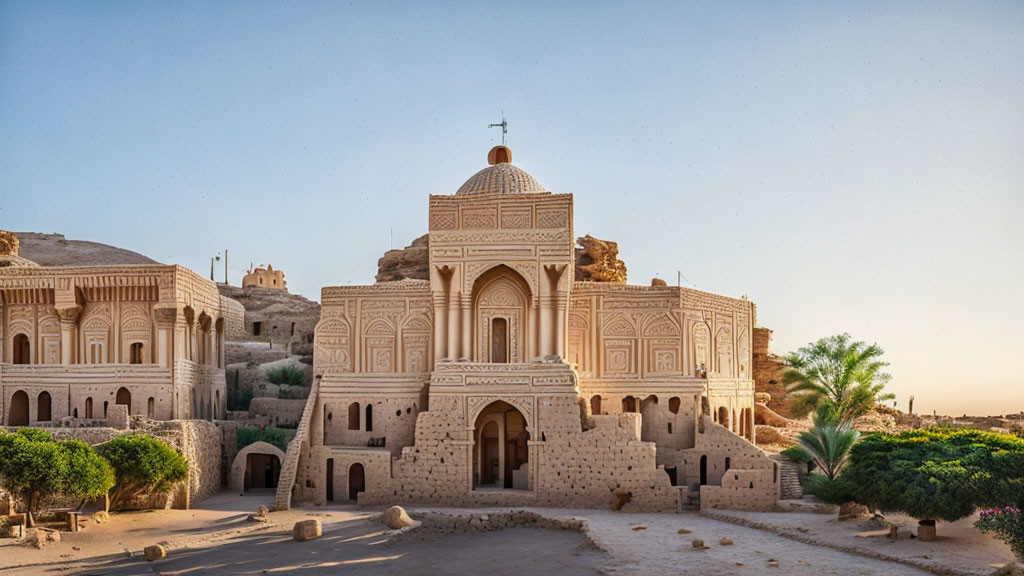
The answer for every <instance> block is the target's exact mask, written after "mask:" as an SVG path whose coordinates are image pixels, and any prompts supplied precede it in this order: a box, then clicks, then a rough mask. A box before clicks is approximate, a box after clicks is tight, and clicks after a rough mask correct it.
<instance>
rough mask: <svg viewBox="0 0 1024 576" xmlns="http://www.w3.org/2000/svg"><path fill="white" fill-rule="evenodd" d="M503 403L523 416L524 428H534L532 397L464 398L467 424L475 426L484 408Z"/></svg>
mask: <svg viewBox="0 0 1024 576" xmlns="http://www.w3.org/2000/svg"><path fill="white" fill-rule="evenodd" d="M498 401H501V402H505V403H506V404H510V405H511V406H512V407H513V408H515V409H516V410H519V412H521V413H522V414H523V418H524V419H525V420H526V428H527V430H530V429H532V428H534V422H533V397H532V396H470V397H468V398H466V410H467V412H468V418H467V420H466V422H467V423H471V424H472V425H474V426H475V425H476V419H477V418H478V417H479V416H480V413H481V412H483V411H484V409H485V408H487V407H488V406H490V405H491V404H493V403H494V402H498Z"/></svg>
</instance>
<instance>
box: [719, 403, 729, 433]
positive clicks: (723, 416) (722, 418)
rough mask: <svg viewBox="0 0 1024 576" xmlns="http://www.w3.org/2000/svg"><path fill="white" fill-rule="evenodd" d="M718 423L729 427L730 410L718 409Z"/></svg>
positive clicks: (723, 407)
mask: <svg viewBox="0 0 1024 576" xmlns="http://www.w3.org/2000/svg"><path fill="white" fill-rule="evenodd" d="M718 423H719V424H720V425H722V426H724V427H726V428H728V427H729V409H728V408H726V407H725V406H722V407H720V408H719V409H718Z"/></svg>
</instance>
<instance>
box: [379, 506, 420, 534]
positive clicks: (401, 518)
mask: <svg viewBox="0 0 1024 576" xmlns="http://www.w3.org/2000/svg"><path fill="white" fill-rule="evenodd" d="M381 521H382V522H384V525H385V526H387V527H388V528H391V529H392V530H397V529H399V528H407V527H409V526H415V525H416V521H415V520H413V519H412V518H410V517H409V515H408V514H407V513H406V512H405V509H404V508H402V507H401V506H392V507H390V508H388V509H387V510H385V511H384V514H383V515H382V516H381Z"/></svg>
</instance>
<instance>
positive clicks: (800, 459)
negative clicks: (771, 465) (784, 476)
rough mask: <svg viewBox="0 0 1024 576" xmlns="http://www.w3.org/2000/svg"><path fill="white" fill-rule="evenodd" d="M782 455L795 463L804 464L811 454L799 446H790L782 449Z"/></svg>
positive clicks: (809, 459)
mask: <svg viewBox="0 0 1024 576" xmlns="http://www.w3.org/2000/svg"><path fill="white" fill-rule="evenodd" d="M782 455H783V456H785V457H786V458H789V459H790V460H792V461H793V462H796V463H797V464H806V463H808V462H810V461H811V455H810V454H808V453H807V450H804V449H803V448H802V447H800V446H790V447H789V448H786V449H785V450H783V451H782Z"/></svg>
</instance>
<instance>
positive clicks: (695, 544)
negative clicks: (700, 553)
mask: <svg viewBox="0 0 1024 576" xmlns="http://www.w3.org/2000/svg"><path fill="white" fill-rule="evenodd" d="M692 544H693V547H694V548H696V549H697V550H708V549H709V548H710V546H705V545H704V541H703V540H701V539H699V538H698V539H696V540H694V541H693V542H692Z"/></svg>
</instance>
